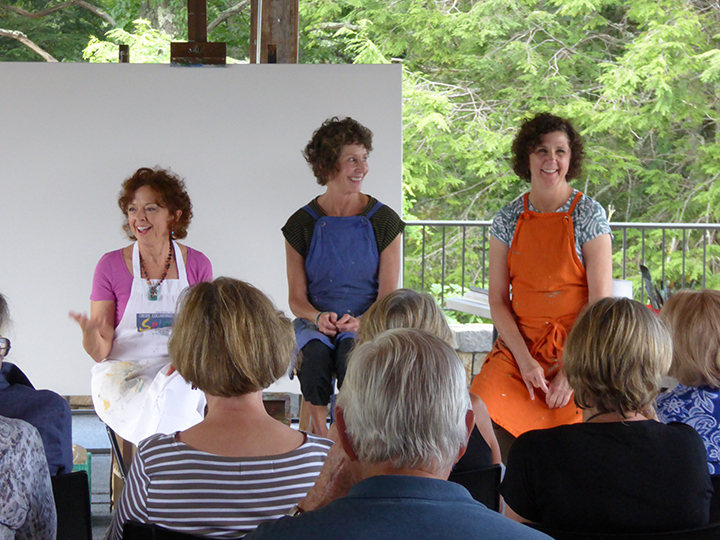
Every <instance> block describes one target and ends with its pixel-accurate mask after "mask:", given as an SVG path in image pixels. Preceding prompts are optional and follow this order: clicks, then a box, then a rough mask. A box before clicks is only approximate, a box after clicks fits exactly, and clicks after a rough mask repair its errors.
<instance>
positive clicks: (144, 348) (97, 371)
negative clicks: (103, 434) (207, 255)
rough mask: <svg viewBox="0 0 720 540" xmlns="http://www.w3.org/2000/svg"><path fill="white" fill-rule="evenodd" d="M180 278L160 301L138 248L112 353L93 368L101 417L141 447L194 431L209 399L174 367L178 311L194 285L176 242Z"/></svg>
mask: <svg viewBox="0 0 720 540" xmlns="http://www.w3.org/2000/svg"><path fill="white" fill-rule="evenodd" d="M173 249H174V251H175V262H176V264H177V269H178V279H166V280H165V281H163V283H162V285H160V288H159V297H158V299H157V300H150V299H149V297H148V292H149V286H148V284H147V281H146V280H145V279H143V278H142V277H141V274H140V252H139V249H138V244H137V242H136V243H135V245H134V246H133V252H132V265H133V280H132V290H131V292H130V298H129V299H128V303H127V307H126V308H125V313H124V314H123V318H122V320H121V321H120V324H118V326H117V328H115V339H114V341H113V346H112V350H111V351H110V354H109V355H108V357H107V358H106V359H105V360H103V361H102V362H100V363H98V364H95V366H93V368H92V385H91V387H92V398H93V404H94V405H95V411H96V412H97V414H98V416H99V417H100V418H101V419H102V421H103V422H105V423H106V424H107V425H108V426H110V427H111V428H112V429H113V430H114V431H115V432H116V433H117V434H118V435H120V437H122V438H123V439H125V440H126V441H130V442H131V443H133V444H135V445H137V444H138V443H139V442H140V441H141V440H143V439H145V438H147V437H149V436H150V435H154V434H155V433H174V432H175V431H182V430H185V429H188V428H190V427H192V426H194V425H195V424H197V423H198V422H200V421H201V420H202V419H203V413H204V409H205V395H204V394H203V393H202V392H201V391H200V390H197V389H193V388H192V387H191V386H190V384H189V383H188V382H186V381H185V379H183V378H182V377H181V376H180V374H179V373H178V372H175V373H173V374H172V375H170V376H169V377H168V376H167V372H168V369H169V368H170V357H169V356H168V347H167V344H168V338H169V337H170V331H171V330H172V328H171V326H172V322H173V316H174V314H175V306H176V305H177V301H178V298H179V296H180V293H181V292H182V291H183V289H185V288H186V287H187V286H188V280H187V273H186V272H185V263H184V261H183V258H182V253H181V252H180V248H179V247H178V245H177V243H175V242H173Z"/></svg>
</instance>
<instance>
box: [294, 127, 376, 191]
mask: <svg viewBox="0 0 720 540" xmlns="http://www.w3.org/2000/svg"><path fill="white" fill-rule="evenodd" d="M372 137H373V133H372V131H370V130H369V129H368V128H366V127H365V126H363V125H362V124H361V123H360V122H358V121H357V120H353V119H352V118H350V117H347V118H343V119H342V120H340V119H339V118H338V117H337V116H333V117H332V118H329V119H328V120H325V121H324V122H323V124H322V126H320V127H319V128H318V129H316V130H315V132H314V133H313V136H312V139H310V142H308V143H307V146H306V147H305V150H303V153H302V155H303V157H304V158H305V161H307V162H308V163H309V164H310V166H311V167H312V171H313V174H314V175H315V178H316V179H317V183H318V184H320V185H321V186H324V185H326V184H327V183H328V180H329V179H330V176H331V175H332V173H333V172H335V171H336V170H337V160H338V159H339V158H340V153H341V152H342V148H343V146H346V145H348V144H359V145H362V146H364V147H365V149H366V150H367V151H368V152H371V151H372V149H373V147H372Z"/></svg>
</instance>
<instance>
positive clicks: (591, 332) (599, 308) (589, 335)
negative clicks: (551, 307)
mask: <svg viewBox="0 0 720 540" xmlns="http://www.w3.org/2000/svg"><path fill="white" fill-rule="evenodd" d="M671 355H672V341H671V338H670V333H669V332H668V330H667V328H666V327H665V325H664V324H663V322H662V321H661V320H660V318H659V317H657V316H656V315H654V314H653V313H652V312H651V311H650V310H649V309H648V308H647V307H645V306H643V305H642V304H640V303H639V302H635V301H634V300H629V299H627V298H603V299H602V300H598V301H597V302H595V303H594V304H592V305H591V306H590V307H589V308H588V309H587V310H586V311H585V312H584V313H583V314H582V315H581V316H580V318H579V319H578V321H577V322H576V323H575V326H574V327H573V329H572V331H571V332H570V335H569V336H568V339H567V343H566V344H565V351H564V354H563V370H564V371H565V373H566V375H567V378H568V382H569V383H570V386H571V387H572V389H573V391H574V393H575V401H576V403H577V404H578V405H579V406H580V407H582V408H591V407H595V408H596V409H597V410H598V412H603V413H607V412H618V413H621V414H625V413H630V412H636V413H640V414H649V413H650V412H651V411H652V410H653V403H654V401H655V397H656V396H657V394H658V392H659V391H660V382H661V379H662V377H663V376H665V375H666V374H667V372H668V369H669V368H670V361H671Z"/></svg>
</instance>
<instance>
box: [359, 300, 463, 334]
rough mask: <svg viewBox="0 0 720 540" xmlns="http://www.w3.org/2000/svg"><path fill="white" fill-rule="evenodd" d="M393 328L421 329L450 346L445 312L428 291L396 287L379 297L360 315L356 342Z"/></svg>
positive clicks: (449, 331)
mask: <svg viewBox="0 0 720 540" xmlns="http://www.w3.org/2000/svg"><path fill="white" fill-rule="evenodd" d="M393 328H415V329H416V330H424V331H425V332H428V333H429V334H432V335H434V336H436V337H439V338H440V339H442V340H443V341H444V342H445V343H447V344H449V345H451V346H452V345H453V334H452V331H451V330H450V327H449V326H448V323H447V320H446V319H445V315H443V312H442V309H440V306H438V304H437V302H436V301H435V299H434V298H433V297H432V296H430V295H429V294H427V293H418V292H415V291H413V290H411V289H397V290H394V291H392V292H390V293H388V294H386V295H385V296H383V297H382V298H380V299H379V300H378V301H377V302H375V303H374V304H373V305H372V306H370V308H369V309H368V310H367V311H366V312H365V314H364V315H363V316H362V319H361V320H360V330H359V332H358V335H357V342H358V344H360V343H364V342H366V341H371V340H372V339H374V338H375V336H377V335H378V334H381V333H382V332H384V331H385V330H392V329H393Z"/></svg>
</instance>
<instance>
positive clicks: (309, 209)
mask: <svg viewBox="0 0 720 540" xmlns="http://www.w3.org/2000/svg"><path fill="white" fill-rule="evenodd" d="M302 209H303V210H305V211H306V212H307V213H308V214H310V216H311V217H312V218H313V219H314V220H315V221H317V220H318V219H320V216H319V215H318V213H317V212H316V211H315V210H313V209H312V208H311V207H310V205H309V204H306V205H305V206H303V208H302Z"/></svg>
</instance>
